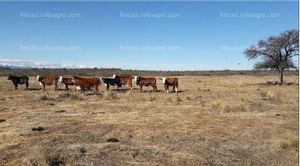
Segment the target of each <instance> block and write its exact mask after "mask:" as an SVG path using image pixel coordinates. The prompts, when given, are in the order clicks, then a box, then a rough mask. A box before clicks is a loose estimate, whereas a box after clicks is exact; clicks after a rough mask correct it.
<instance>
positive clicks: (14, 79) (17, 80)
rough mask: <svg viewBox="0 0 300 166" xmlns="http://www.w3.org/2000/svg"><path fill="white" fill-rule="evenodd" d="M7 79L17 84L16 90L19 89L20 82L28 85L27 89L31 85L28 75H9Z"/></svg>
mask: <svg viewBox="0 0 300 166" xmlns="http://www.w3.org/2000/svg"><path fill="white" fill-rule="evenodd" d="M7 80H11V81H12V83H13V84H14V85H15V90H17V89H18V84H21V85H23V84H25V85H26V89H28V86H29V78H28V77H27V76H20V77H19V76H12V75H9V76H8V78H7Z"/></svg>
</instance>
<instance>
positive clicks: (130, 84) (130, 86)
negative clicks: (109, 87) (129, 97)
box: [129, 82, 132, 90]
mask: <svg viewBox="0 0 300 166" xmlns="http://www.w3.org/2000/svg"><path fill="white" fill-rule="evenodd" d="M129 88H130V90H132V82H129Z"/></svg>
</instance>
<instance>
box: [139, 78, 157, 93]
mask: <svg viewBox="0 0 300 166" xmlns="http://www.w3.org/2000/svg"><path fill="white" fill-rule="evenodd" d="M134 80H135V82H136V84H137V85H138V86H140V91H141V92H142V91H143V86H147V87H148V86H152V87H153V91H155V90H157V86H156V79H155V78H154V77H147V78H146V77H139V76H134Z"/></svg>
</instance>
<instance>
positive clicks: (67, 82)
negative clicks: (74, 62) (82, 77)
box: [59, 76, 75, 90]
mask: <svg viewBox="0 0 300 166" xmlns="http://www.w3.org/2000/svg"><path fill="white" fill-rule="evenodd" d="M59 82H60V83H62V84H64V85H65V89H66V90H68V89H69V85H70V86H72V85H75V82H74V78H73V77H62V76H60V77H59Z"/></svg>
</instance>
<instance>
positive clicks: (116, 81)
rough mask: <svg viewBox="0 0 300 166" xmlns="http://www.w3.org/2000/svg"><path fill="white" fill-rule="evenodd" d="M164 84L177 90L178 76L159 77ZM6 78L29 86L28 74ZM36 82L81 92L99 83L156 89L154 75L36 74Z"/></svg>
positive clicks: (107, 87) (107, 85)
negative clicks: (72, 88) (85, 75)
mask: <svg viewBox="0 0 300 166" xmlns="http://www.w3.org/2000/svg"><path fill="white" fill-rule="evenodd" d="M160 79H161V80H162V82H163V84H164V87H165V91H166V92H167V93H168V92H169V87H173V92H178V78H176V77H163V78H160ZM8 80H11V81H12V83H13V84H14V86H15V89H18V84H25V85H26V89H28V87H29V77H28V76H13V75H9V76H8ZM37 82H38V83H39V84H40V86H42V87H43V90H46V86H50V85H54V86H55V90H58V84H59V83H62V84H63V85H64V86H65V89H66V90H68V89H69V86H75V87H76V90H80V91H81V93H83V92H84V91H87V90H92V88H94V90H95V91H99V87H100V86H101V83H103V84H104V85H105V86H106V90H109V87H110V86H117V87H118V89H119V88H121V87H122V85H126V86H128V87H129V88H130V89H131V90H132V89H133V84H132V82H135V83H136V85H137V86H139V88H140V91H141V92H142V91H143V86H146V87H148V86H151V87H152V88H153V90H154V91H156V90H157V86H156V78H154V77H140V76H132V75H131V74H121V75H113V77H79V76H68V77H67V76H42V77H40V76H39V75H37Z"/></svg>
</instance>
